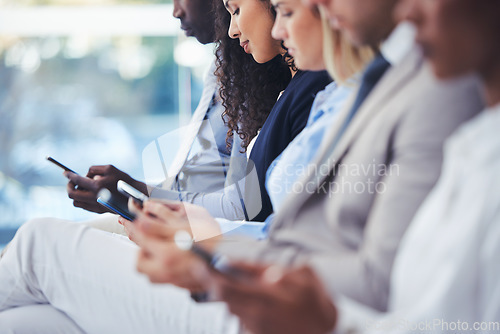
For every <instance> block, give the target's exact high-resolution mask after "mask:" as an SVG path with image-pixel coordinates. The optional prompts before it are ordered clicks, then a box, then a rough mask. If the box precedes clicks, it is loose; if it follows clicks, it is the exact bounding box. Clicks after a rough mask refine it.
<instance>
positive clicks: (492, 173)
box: [203, 0, 500, 334]
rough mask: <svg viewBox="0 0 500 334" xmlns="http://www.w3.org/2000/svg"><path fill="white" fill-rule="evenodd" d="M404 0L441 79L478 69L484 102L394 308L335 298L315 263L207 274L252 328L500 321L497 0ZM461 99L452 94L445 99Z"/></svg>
mask: <svg viewBox="0 0 500 334" xmlns="http://www.w3.org/2000/svg"><path fill="white" fill-rule="evenodd" d="M348 1H352V0H348ZM404 1H405V4H404V5H405V6H406V7H405V8H404V9H405V10H404V11H403V13H405V15H406V17H407V18H408V19H410V20H411V21H412V22H414V23H415V24H416V26H417V28H418V42H419V44H420V45H421V47H422V50H423V52H424V54H425V56H426V58H427V59H428V61H429V62H430V65H431V66H432V70H433V72H434V74H435V75H436V76H437V77H438V78H440V79H442V80H453V78H456V77H460V76H463V75H470V74H471V72H472V73H474V74H475V75H478V76H479V78H480V80H481V86H482V91H483V95H484V97H485V99H486V102H487V107H486V109H485V110H484V111H483V112H481V113H480V114H479V115H478V116H476V117H475V118H474V119H472V120H471V121H469V122H468V123H467V124H464V125H463V126H462V127H461V128H460V129H458V130H457V131H456V132H455V133H454V134H453V135H452V137H451V138H449V139H448V141H447V143H446V145H445V159H444V163H443V169H442V173H441V177H440V180H439V182H438V183H437V185H436V187H435V188H434V189H433V191H432V192H431V194H430V195H429V197H428V198H427V200H426V201H425V202H424V204H423V205H422V206H421V208H420V209H419V211H418V213H417V214H416V216H415V219H414V220H413V222H412V223H411V225H410V227H409V228H408V230H407V232H406V234H405V236H404V237H403V239H402V241H401V245H400V248H399V250H398V254H397V257H396V260H395V263H394V269H393V273H392V278H391V298H390V303H389V308H388V312H387V313H380V312H377V310H374V309H372V308H369V307H366V306H363V305H360V304H359V303H356V302H354V301H352V300H350V299H349V298H346V297H344V296H342V295H340V294H337V295H336V296H334V298H333V301H334V303H335V306H333V305H332V303H331V300H328V298H325V294H326V291H325V290H324V287H323V286H322V284H321V282H320V281H318V279H317V278H316V277H315V276H314V274H313V273H312V272H311V270H310V269H308V268H301V269H297V270H294V271H289V272H287V273H285V274H284V275H283V276H282V277H281V279H279V280H276V281H274V282H265V281H264V280H261V281H260V284H257V281H256V280H255V281H254V282H253V284H252V285H251V286H249V285H242V284H235V283H234V282H229V281H227V280H225V279H220V277H216V276H213V275H210V276H212V283H211V284H212V287H213V288H214V289H216V290H217V291H219V293H220V295H221V296H223V297H224V300H225V301H226V302H227V303H228V304H229V307H230V309H231V310H232V311H233V312H234V313H235V314H236V315H238V316H239V317H240V319H241V321H242V322H243V323H245V324H246V325H247V326H248V328H249V329H250V330H251V331H252V332H253V333H255V334H266V333H273V334H285V333H286V334H293V333H305V332H307V333H311V334H314V333H326V332H327V331H328V330H329V329H331V328H332V327H334V333H414V332H415V331H419V332H426V333H452V332H453V333H465V332H470V331H473V332H475V333H498V331H499V329H500V323H499V321H498V319H500V284H498V277H499V275H500V266H499V261H498V257H499V256H500V243H499V238H500V197H499V196H498V195H499V192H498V189H499V188H500V179H499V178H498V175H497V174H498V170H499V169H500V159H499V155H498V152H499V151H500V137H499V136H498V127H499V125H500V61H499V59H500V43H499V40H498V31H500V23H499V22H500V1H498V0H492V1H482V2H478V1H474V0H441V1H421V0H404ZM313 2H314V3H318V2H319V3H321V4H322V5H324V6H326V7H328V9H329V12H330V13H331V14H330V15H331V18H332V22H338V23H339V24H342V23H344V24H345V28H344V29H349V28H348V26H347V24H348V21H344V22H342V21H341V20H338V18H337V16H336V15H340V12H339V11H338V9H337V7H336V4H335V1H333V0H313ZM339 18H340V17H339ZM458 102H459V101H452V100H450V101H449V106H448V108H456V107H458V106H459V105H458ZM460 111H461V110H460V108H457V112H460ZM436 112H437V113H439V112H440V111H439V110H436ZM249 270H255V268H253V267H251V268H250V269H249ZM261 272H262V271H261ZM203 278H204V279H205V280H207V279H209V277H207V276H203ZM243 305H244V307H243ZM304 328H306V329H307V330H304V331H301V329H304ZM297 329H298V330H297Z"/></svg>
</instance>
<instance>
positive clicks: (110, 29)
mask: <svg viewBox="0 0 500 334" xmlns="http://www.w3.org/2000/svg"><path fill="white" fill-rule="evenodd" d="M172 10H173V7H172V5H128V6H125V5H119V6H64V7H63V6H43V7H42V6H40V7H2V10H0V35H16V36H24V37H29V36H49V37H50V36H55V35H56V36H66V35H109V36H124V35H143V36H177V34H178V33H179V23H178V22H177V20H176V19H175V18H174V17H173V16H172Z"/></svg>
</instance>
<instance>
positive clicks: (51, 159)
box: [46, 157, 78, 175]
mask: <svg viewBox="0 0 500 334" xmlns="http://www.w3.org/2000/svg"><path fill="white" fill-rule="evenodd" d="M46 159H47V160H48V161H50V162H52V163H53V164H54V165H56V166H57V167H60V168H62V169H64V170H65V171H67V172H71V173H74V174H76V175H78V173H77V172H75V171H74V170H72V169H71V168H69V167H66V166H65V165H63V164H62V163H60V162H59V161H57V160H56V159H54V158H52V157H46Z"/></svg>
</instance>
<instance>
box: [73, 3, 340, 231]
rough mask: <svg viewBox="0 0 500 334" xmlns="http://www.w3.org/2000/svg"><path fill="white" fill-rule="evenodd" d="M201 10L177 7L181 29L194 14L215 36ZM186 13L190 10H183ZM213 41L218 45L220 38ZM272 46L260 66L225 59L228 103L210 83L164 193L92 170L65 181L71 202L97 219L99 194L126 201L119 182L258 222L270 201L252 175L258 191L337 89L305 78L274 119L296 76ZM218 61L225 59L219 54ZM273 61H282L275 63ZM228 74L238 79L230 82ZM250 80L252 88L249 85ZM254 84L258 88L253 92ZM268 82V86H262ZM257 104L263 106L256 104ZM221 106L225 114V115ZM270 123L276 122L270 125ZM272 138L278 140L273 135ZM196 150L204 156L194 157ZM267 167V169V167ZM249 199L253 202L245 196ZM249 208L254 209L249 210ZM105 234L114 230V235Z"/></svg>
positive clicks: (109, 169) (324, 79) (237, 56)
mask: <svg viewBox="0 0 500 334" xmlns="http://www.w3.org/2000/svg"><path fill="white" fill-rule="evenodd" d="M196 4H197V3H196V2H195V3H193V4H192V5H190V3H187V5H186V3H183V2H181V1H177V2H175V3H174V15H175V16H176V17H179V18H180V19H181V21H182V20H183V19H185V21H184V22H183V23H182V25H183V26H184V27H185V28H186V29H188V31H189V25H187V24H188V22H187V19H188V16H189V15H187V14H189V13H190V12H193V13H197V15H196V16H194V15H193V16H191V17H190V18H191V20H190V22H189V23H190V26H194V25H195V24H197V25H198V26H199V27H200V29H199V30H198V31H200V33H205V34H206V31H210V32H213V25H214V17H213V11H212V10H209V9H211V8H210V6H211V2H205V3H203V4H200V6H195V5H196ZM183 6H184V8H182V7H183ZM205 9H206V10H205ZM206 16H208V18H207V17H206ZM196 18H199V19H200V20H199V22H196V23H193V22H195V21H194V20H195V19H196ZM184 23H186V24H184ZM202 25H211V27H210V29H206V30H205V31H203V30H202V29H201V26H202ZM192 31H193V32H194V31H195V30H194V29H193V30H192ZM212 37H214V36H213V34H212ZM207 40H208V37H206V36H205V39H204V40H203V42H206V41H207ZM212 40H213V38H212ZM218 41H219V43H220V44H222V43H224V41H220V40H218ZM266 43H269V46H271V43H272V47H273V48H274V50H273V51H272V52H271V53H270V54H264V55H263V58H262V59H259V60H258V61H257V63H256V62H255V60H254V59H253V58H252V57H251V56H250V55H247V54H245V53H244V52H239V53H235V52H233V53H232V54H228V55H224V56H230V57H231V60H232V61H231V62H230V65H226V63H225V62H224V61H223V59H222V58H223V57H224V56H218V60H217V73H218V76H219V77H220V76H222V79H226V81H224V82H223V85H222V87H221V88H220V90H221V94H222V95H221V99H222V101H218V99H215V100H213V99H212V97H217V95H214V94H215V92H214V90H215V89H216V86H217V85H216V82H215V81H214V78H213V77H212V76H209V77H208V79H207V80H206V89H205V92H204V96H203V97H202V100H201V102H203V103H200V106H199V108H198V109H197V111H196V112H195V116H194V117H193V120H192V123H191V125H190V129H188V133H189V134H188V135H187V137H188V138H187V139H186V140H184V143H183V145H182V147H181V148H180V150H179V153H178V155H177V157H176V158H175V160H174V163H173V166H171V169H170V170H169V175H176V176H175V177H173V178H170V179H167V181H166V182H164V183H163V184H162V185H161V186H158V187H155V188H152V189H149V190H148V189H147V186H146V185H145V184H143V183H141V182H139V181H137V180H133V179H132V178H131V177H130V176H128V175H126V174H125V173H123V172H121V171H118V170H117V169H116V168H114V167H113V166H93V167H91V168H90V170H89V174H88V175H87V176H88V177H79V176H78V175H75V174H72V173H66V176H67V177H68V178H69V179H70V182H69V183H68V195H69V197H70V198H72V199H73V200H74V205H75V206H78V207H82V208H84V209H87V210H91V211H95V212H103V211H105V210H106V209H105V208H103V207H101V206H100V205H99V204H98V203H97V202H96V194H97V192H98V191H99V190H100V189H101V188H102V187H106V188H109V189H110V190H111V191H112V192H113V193H115V194H117V196H119V197H120V194H119V193H118V192H117V190H116V182H117V181H118V180H119V179H123V180H124V181H126V182H128V183H130V184H131V185H132V186H135V187H136V188H138V189H140V190H141V191H142V192H144V193H148V192H149V193H150V195H151V196H152V197H154V198H158V199H167V200H179V199H180V200H182V201H187V202H193V203H196V204H199V205H201V206H203V207H206V208H207V209H208V210H209V211H210V212H213V214H214V215H215V216H217V217H225V218H229V219H249V218H253V217H255V216H256V215H257V214H258V213H259V212H260V211H261V205H262V204H261V201H260V196H262V197H263V198H264V199H265V198H266V196H267V194H265V193H261V194H259V193H258V192H251V191H249V192H245V189H244V184H245V181H246V179H247V176H248V175H249V177H248V178H250V180H249V181H248V182H250V183H251V184H254V183H256V182H257V180H256V179H257V177H258V176H259V175H260V173H259V171H260V170H261V169H264V170H265V169H267V164H268V162H267V160H270V161H272V158H273V156H274V155H275V154H279V153H281V151H282V150H283V149H284V148H285V147H286V145H287V144H288V143H289V142H290V141H291V140H292V139H293V138H294V137H295V136H296V135H297V134H298V133H299V132H300V131H301V130H302V129H303V127H304V126H305V122H306V120H307V115H308V112H309V108H310V105H311V104H312V102H313V99H314V95H315V94H316V93H317V91H319V90H321V89H322V88H324V86H326V85H327V84H328V83H329V82H330V80H329V78H328V75H327V74H326V73H308V74H305V75H303V77H304V78H303V79H302V80H300V79H299V78H298V77H297V79H296V80H295V81H294V82H299V84H297V83H295V84H294V85H292V86H291V87H290V89H289V91H291V92H290V93H287V94H285V95H284V96H283V97H284V98H283V99H281V100H282V102H281V105H280V106H278V105H276V106H275V107H274V109H273V110H274V111H271V109H272V108H273V106H274V105H275V103H276V99H277V98H278V96H279V94H280V92H282V91H283V90H284V89H285V88H286V87H287V85H288V84H289V82H290V79H291V77H292V75H291V74H292V73H291V71H290V69H289V66H288V63H287V62H288V61H289V60H288V59H286V60H285V59H284V58H283V57H282V56H281V55H280V54H283V53H284V50H283V49H282V48H281V46H280V45H279V43H278V41H271V40H268V41H266ZM217 53H218V54H219V52H217ZM272 55H274V56H275V57H272V58H271V56H272ZM237 65H238V66H239V67H238V70H239V71H241V70H244V71H243V72H238V71H234V70H233V72H229V70H230V67H231V66H233V67H235V66H237ZM225 70H227V71H225ZM221 73H225V74H224V75H222V74H221ZM226 73H231V76H229V74H226ZM249 77H251V78H252V80H245V79H246V78H249ZM228 79H229V80H228ZM254 82H258V83H259V85H257V84H254ZM263 82H266V84H265V85H262V83H263ZM230 84H232V85H234V86H231V85H230ZM295 86H300V88H299V89H296V88H295V89H294V88H293V87H295ZM234 88H237V89H238V90H235V89H234ZM240 91H242V92H245V94H240V93H238V92H240ZM293 94H295V96H298V97H303V100H304V104H303V105H302V106H298V105H294V106H293V107H292V104H291V103H290V100H291V97H290V96H293ZM257 96H258V98H256V97H257ZM207 97H208V99H207ZM285 97H286V98H285ZM236 98H239V99H240V100H237V101H238V102H239V104H237V105H236V104H230V102H234V100H235V99H236ZM231 99H232V100H231ZM210 100H212V103H211V104H210V105H209V109H208V111H207V105H206V103H208V102H210ZM205 102H206V103H205ZM222 106H225V108H224V109H225V110H223V108H222ZM240 106H245V107H246V109H243V110H240ZM203 115H205V118H206V119H208V120H209V121H208V122H207V121H205V122H202V123H201V124H202V125H200V117H203ZM221 116H223V117H224V122H227V123H228V124H227V126H224V125H223V124H222V118H221ZM269 116H270V117H269ZM267 118H269V120H267V121H266V119H267ZM273 118H274V119H276V118H277V119H279V120H280V121H284V123H283V124H286V125H287V126H285V127H283V124H280V127H279V128H278V127H277V123H275V122H273ZM280 118H281V119H280ZM235 125H238V126H235ZM263 125H264V126H263ZM262 126H263V131H262V134H263V137H264V138H263V139H262V140H260V141H259V143H261V146H264V147H266V149H265V150H263V149H260V150H258V151H259V152H258V153H255V154H254V155H252V157H251V158H252V159H253V160H252V163H250V164H249V166H247V161H246V159H245V155H244V154H243V153H244V152H242V149H243V150H246V146H247V145H248V141H249V139H251V138H252V137H253V136H255V134H256V132H257V130H258V129H259V128H260V127H262ZM228 128H229V129H228ZM197 131H198V132H197ZM233 131H234V132H237V135H235V136H234V135H233ZM269 133H274V135H270V134H269ZM226 134H227V135H228V136H230V137H229V138H228V140H227V141H226V140H225V139H226ZM273 136H275V137H276V138H274V137H273ZM234 137H236V138H234ZM240 137H242V138H240ZM212 138H215V141H216V142H215V143H213V139H212ZM271 139H272V140H271ZM278 139H279V140H278ZM197 141H199V142H200V145H196V142H197ZM233 141H234V144H233ZM207 143H208V146H210V147H211V148H210V149H208V150H207V149H205V148H206V146H207ZM195 148H197V149H196V150H195V151H194V152H193V150H194V149H195ZM228 161H229V164H228V163H227V162H228ZM261 164H265V165H263V166H261ZM228 165H229V168H228ZM253 168H255V169H256V171H255V173H256V175H254V174H252V173H251V170H252V169H253ZM171 170H172V171H171ZM181 175H182V177H181ZM259 180H260V177H259ZM89 189H90V190H89ZM245 194H248V195H246V196H245ZM254 198H255V199H254ZM245 200H248V201H249V202H251V203H245ZM254 203H255V204H254ZM113 218H114V219H113V223H112V225H111V227H113V226H115V227H116V226H117V224H114V222H116V217H113ZM108 221H109V219H107V218H106V219H105V220H104V221H102V220H97V221H93V222H91V223H90V224H91V226H94V227H99V226H102V225H103V222H108ZM104 229H106V230H109V229H108V228H104ZM111 231H113V230H111Z"/></svg>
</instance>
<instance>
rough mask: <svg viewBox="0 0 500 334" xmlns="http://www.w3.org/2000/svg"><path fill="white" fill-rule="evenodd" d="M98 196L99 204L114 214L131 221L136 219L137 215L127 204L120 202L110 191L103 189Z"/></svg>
mask: <svg viewBox="0 0 500 334" xmlns="http://www.w3.org/2000/svg"><path fill="white" fill-rule="evenodd" d="M97 196H98V197H97V202H98V203H99V204H101V205H102V206H104V207H105V208H108V209H109V210H111V211H112V212H114V213H116V214H118V215H120V216H122V217H123V218H125V219H127V220H130V221H134V219H135V218H136V215H135V214H134V213H132V212H130V210H129V209H128V207H127V204H123V203H121V202H119V201H118V200H117V199H116V198H114V197H113V195H112V194H111V191H109V190H108V189H106V188H104V189H101V190H100V191H99V193H98V194H97Z"/></svg>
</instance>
